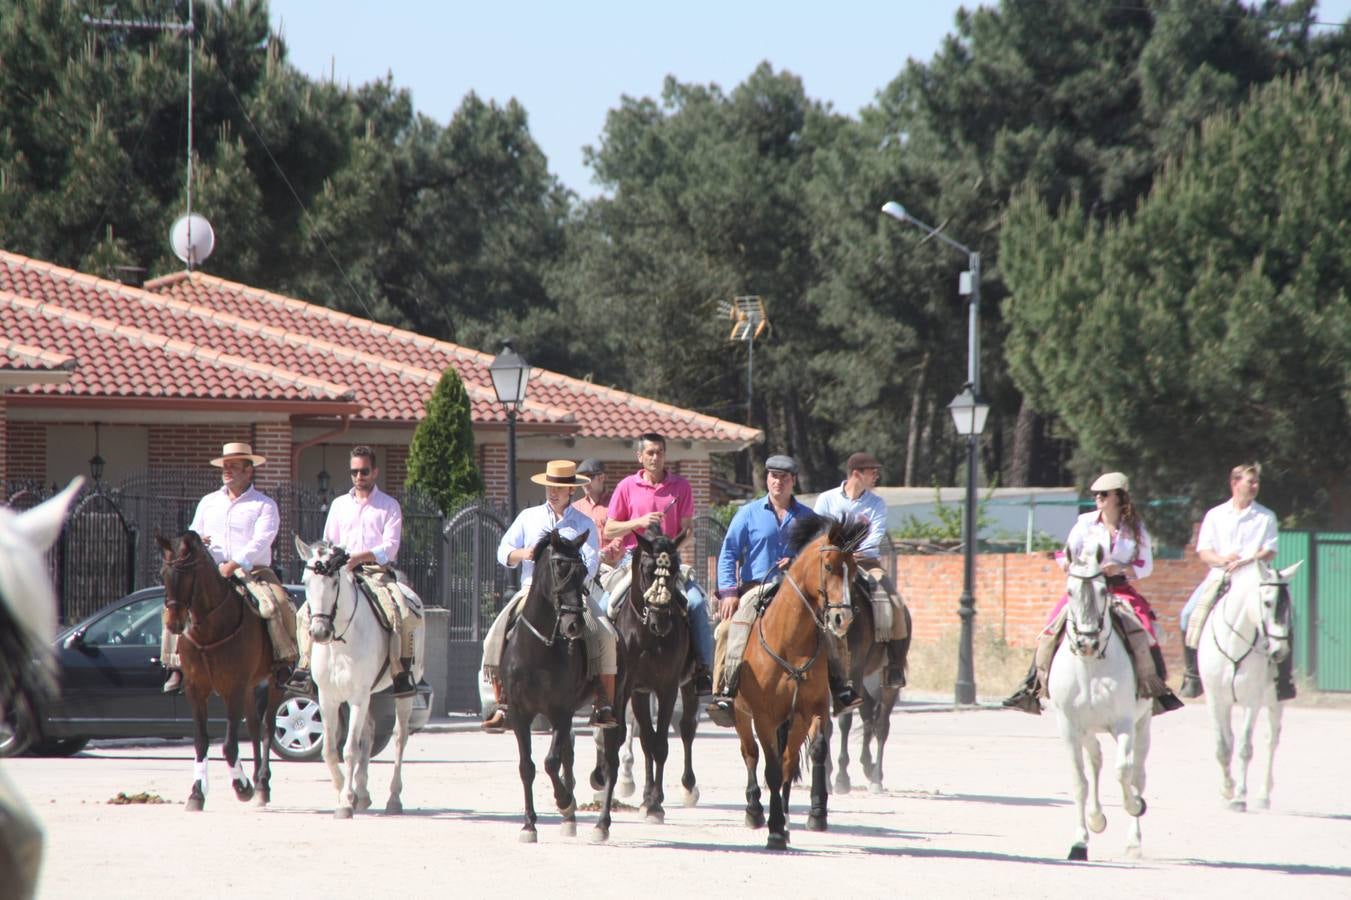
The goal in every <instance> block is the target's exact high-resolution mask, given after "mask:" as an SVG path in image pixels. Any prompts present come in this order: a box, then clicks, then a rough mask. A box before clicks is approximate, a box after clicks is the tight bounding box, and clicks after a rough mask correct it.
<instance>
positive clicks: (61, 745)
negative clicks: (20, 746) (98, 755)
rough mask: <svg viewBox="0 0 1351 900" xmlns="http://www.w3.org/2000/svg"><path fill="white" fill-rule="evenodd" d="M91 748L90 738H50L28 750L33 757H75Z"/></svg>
mask: <svg viewBox="0 0 1351 900" xmlns="http://www.w3.org/2000/svg"><path fill="white" fill-rule="evenodd" d="M87 746H89V738H87V737H72V738H48V739H47V740H45V741H39V742H38V743H36V744H34V745H33V746H31V747H29V748H28V752H29V754H31V755H32V756H74V755H75V754H76V753H79V752H80V751H81V750H83V749H84V748H85V747H87Z"/></svg>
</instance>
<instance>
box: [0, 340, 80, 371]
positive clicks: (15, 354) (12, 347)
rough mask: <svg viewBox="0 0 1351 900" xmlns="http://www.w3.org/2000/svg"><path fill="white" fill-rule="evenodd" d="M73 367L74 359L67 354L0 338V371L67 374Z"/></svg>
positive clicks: (74, 364)
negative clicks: (23, 370)
mask: <svg viewBox="0 0 1351 900" xmlns="http://www.w3.org/2000/svg"><path fill="white" fill-rule="evenodd" d="M75 366H76V360H75V357H73V356H71V355H69V354H66V353H53V352H52V351H50V350H43V349H42V348H41V347H37V346H34V345H32V344H24V343H20V342H19V341H16V340H12V339H10V338H0V369H30V370H33V371H39V372H40V371H49V372H69V371H74V369H75Z"/></svg>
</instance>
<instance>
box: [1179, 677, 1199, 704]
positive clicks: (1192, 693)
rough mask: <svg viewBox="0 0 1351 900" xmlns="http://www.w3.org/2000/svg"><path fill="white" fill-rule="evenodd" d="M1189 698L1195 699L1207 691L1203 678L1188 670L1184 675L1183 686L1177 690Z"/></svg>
mask: <svg viewBox="0 0 1351 900" xmlns="http://www.w3.org/2000/svg"><path fill="white" fill-rule="evenodd" d="M1177 692H1178V693H1179V694H1180V695H1182V696H1183V697H1186V698H1187V699H1188V700H1195V699H1196V698H1197V697H1200V696H1201V695H1202V694H1204V693H1205V692H1206V689H1205V686H1204V685H1202V684H1201V679H1200V678H1199V677H1198V676H1196V675H1193V674H1191V673H1190V672H1188V673H1187V674H1185V675H1183V676H1182V687H1180V688H1178V691H1177Z"/></svg>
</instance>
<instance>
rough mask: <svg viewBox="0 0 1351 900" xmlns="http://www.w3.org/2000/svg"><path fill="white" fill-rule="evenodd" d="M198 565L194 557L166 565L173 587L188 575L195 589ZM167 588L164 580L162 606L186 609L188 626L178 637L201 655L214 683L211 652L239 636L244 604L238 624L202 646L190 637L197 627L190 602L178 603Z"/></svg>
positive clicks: (211, 611) (217, 606)
mask: <svg viewBox="0 0 1351 900" xmlns="http://www.w3.org/2000/svg"><path fill="white" fill-rule="evenodd" d="M199 565H200V562H199V561H198V560H197V558H196V556H195V555H189V556H179V557H177V558H176V559H174V560H173V561H172V562H170V563H168V564H167V568H168V569H169V570H170V571H171V572H173V573H174V576H175V577H174V587H175V588H177V587H178V578H179V577H181V576H182V575H183V573H190V574H191V575H192V579H191V580H192V583H193V586H194V587H195V586H196V583H197V578H196V575H197V572H196V570H197V567H198V566H199ZM168 586H169V585H168V580H167V579H166V581H165V589H166V590H165V599H164V605H165V606H166V607H168V608H169V609H174V608H177V607H181V606H186V607H187V610H188V622H189V625H188V627H187V628H184V629H183V631H182V633H181V634H180V637H182V638H183V639H184V640H186V641H187V642H188V643H189V644H191V645H192V646H194V647H196V648H197V650H198V651H199V652H200V653H201V654H202V662H203V663H204V664H205V665H206V676H207V678H208V680H211V681H214V680H215V675H214V674H213V673H212V671H211V651H212V650H215V649H217V648H219V647H222V646H224V645H225V644H228V643H229V642H230V641H232V640H234V639H235V637H236V636H237V635H238V634H239V632H241V631H242V630H243V629H244V623H245V621H247V619H248V616H247V615H246V613H245V612H244V604H243V602H242V601H241V602H240V604H239V622H238V624H236V625H235V627H234V630H232V631H231V632H230V633H229V634H227V635H226V636H225V637H223V638H221V639H220V640H218V641H211V642H210V643H207V644H203V643H201V642H200V641H198V640H197V639H196V638H194V637H193V636H192V630H193V629H194V628H196V627H197V626H198V621H197V617H196V616H195V615H193V611H192V601H188V602H187V603H183V602H182V601H180V600H179V599H178V596H177V595H178V591H177V590H175V592H174V596H172V597H171V596H170V595H169V592H168ZM229 590H231V591H233V590H234V588H233V587H230V588H229ZM224 605H225V604H224V603H221V604H218V605H216V606H214V607H212V608H211V609H210V610H208V611H207V612H206V614H205V615H204V616H203V618H207V617H210V616H211V615H214V614H215V612H216V611H217V610H219V609H220V608H221V607H222V606H224Z"/></svg>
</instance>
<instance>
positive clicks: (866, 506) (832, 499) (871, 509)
mask: <svg viewBox="0 0 1351 900" xmlns="http://www.w3.org/2000/svg"><path fill="white" fill-rule="evenodd" d="M815 511H816V514H817V515H818V516H832V517H834V518H836V519H841V520H843V519H846V518H849V517H853V518H855V519H861V520H863V521H866V522H867V523H868V539H867V540H865V541H864V542H863V545H862V546H861V547H859V548H858V553H857V555H858V556H863V557H869V556H871V557H874V558H878V557H879V556H880V553H881V547H882V539H883V538H885V537H886V536H887V504H886V501H884V500H883V499H882V498H881V497H879V496H877V494H876V493H874V492H873V491H864V492H863V493H862V494H860V495H859V496H858V499H856V500H850V499H849V498H848V497H846V496H845V494H844V485H843V484H841V485H840V486H839V487H837V488H831V489H830V490H828V491H826V492H824V493H823V494H821V496H819V497H817V498H816V506H815Z"/></svg>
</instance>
